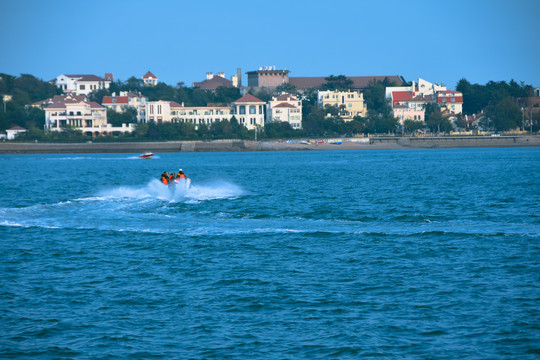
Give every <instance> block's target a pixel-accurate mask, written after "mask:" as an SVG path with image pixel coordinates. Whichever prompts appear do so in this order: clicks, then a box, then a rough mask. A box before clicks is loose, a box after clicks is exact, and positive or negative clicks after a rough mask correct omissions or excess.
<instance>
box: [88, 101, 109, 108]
mask: <svg viewBox="0 0 540 360" xmlns="http://www.w3.org/2000/svg"><path fill="white" fill-rule="evenodd" d="M85 103H87V104H88V105H90V108H92V109H105V108H104V107H103V106H101V105H99V104H98V103H97V102H93V101H85Z"/></svg>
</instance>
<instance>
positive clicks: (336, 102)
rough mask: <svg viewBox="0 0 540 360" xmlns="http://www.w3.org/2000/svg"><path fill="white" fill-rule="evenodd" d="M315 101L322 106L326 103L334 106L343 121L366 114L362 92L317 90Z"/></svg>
mask: <svg viewBox="0 0 540 360" xmlns="http://www.w3.org/2000/svg"><path fill="white" fill-rule="evenodd" d="M317 102H318V104H319V105H320V106H321V107H322V108H324V107H326V106H328V105H331V106H336V107H337V108H338V109H339V111H340V112H339V115H340V116H341V117H342V118H343V120H345V121H351V120H352V119H353V118H354V117H355V116H361V117H365V116H366V115H367V108H366V103H365V102H364V94H362V93H361V92H359V91H350V90H349V91H337V90H336V91H318V92H317Z"/></svg>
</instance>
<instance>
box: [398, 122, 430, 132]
mask: <svg viewBox="0 0 540 360" xmlns="http://www.w3.org/2000/svg"><path fill="white" fill-rule="evenodd" d="M424 126H425V125H424V122H423V121H415V120H411V119H407V120H405V121H403V127H404V129H405V132H406V133H415V132H417V131H418V130H421V129H423V128H424Z"/></svg>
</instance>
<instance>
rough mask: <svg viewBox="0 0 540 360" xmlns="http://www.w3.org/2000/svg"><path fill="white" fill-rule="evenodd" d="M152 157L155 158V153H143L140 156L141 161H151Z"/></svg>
mask: <svg viewBox="0 0 540 360" xmlns="http://www.w3.org/2000/svg"><path fill="white" fill-rule="evenodd" d="M152 156H154V153H151V152H143V153H142V154H141V155H139V157H140V158H141V159H151V158H152Z"/></svg>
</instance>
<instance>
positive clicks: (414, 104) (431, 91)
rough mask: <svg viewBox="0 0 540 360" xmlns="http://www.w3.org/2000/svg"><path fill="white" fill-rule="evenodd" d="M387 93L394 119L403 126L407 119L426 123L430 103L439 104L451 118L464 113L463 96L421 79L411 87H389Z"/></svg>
mask: <svg viewBox="0 0 540 360" xmlns="http://www.w3.org/2000/svg"><path fill="white" fill-rule="evenodd" d="M385 93H386V97H387V99H389V101H390V104H391V106H392V110H393V114H394V117H396V118H398V119H399V120H400V123H401V124H402V125H403V122H404V121H405V120H407V119H409V120H416V121H424V120H425V110H424V109H425V106H426V104H429V103H433V104H438V105H439V106H440V107H441V111H443V112H445V113H447V114H448V115H449V116H450V117H451V118H454V117H455V116H456V115H459V114H461V113H462V111H463V95H462V94H461V93H460V92H459V91H454V90H447V89H446V86H444V85H443V84H441V85H439V84H437V83H435V84H433V83H430V82H429V81H426V80H424V79H420V78H419V79H418V82H415V81H413V82H412V84H411V85H410V86H394V87H387V88H386V90H385Z"/></svg>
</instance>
